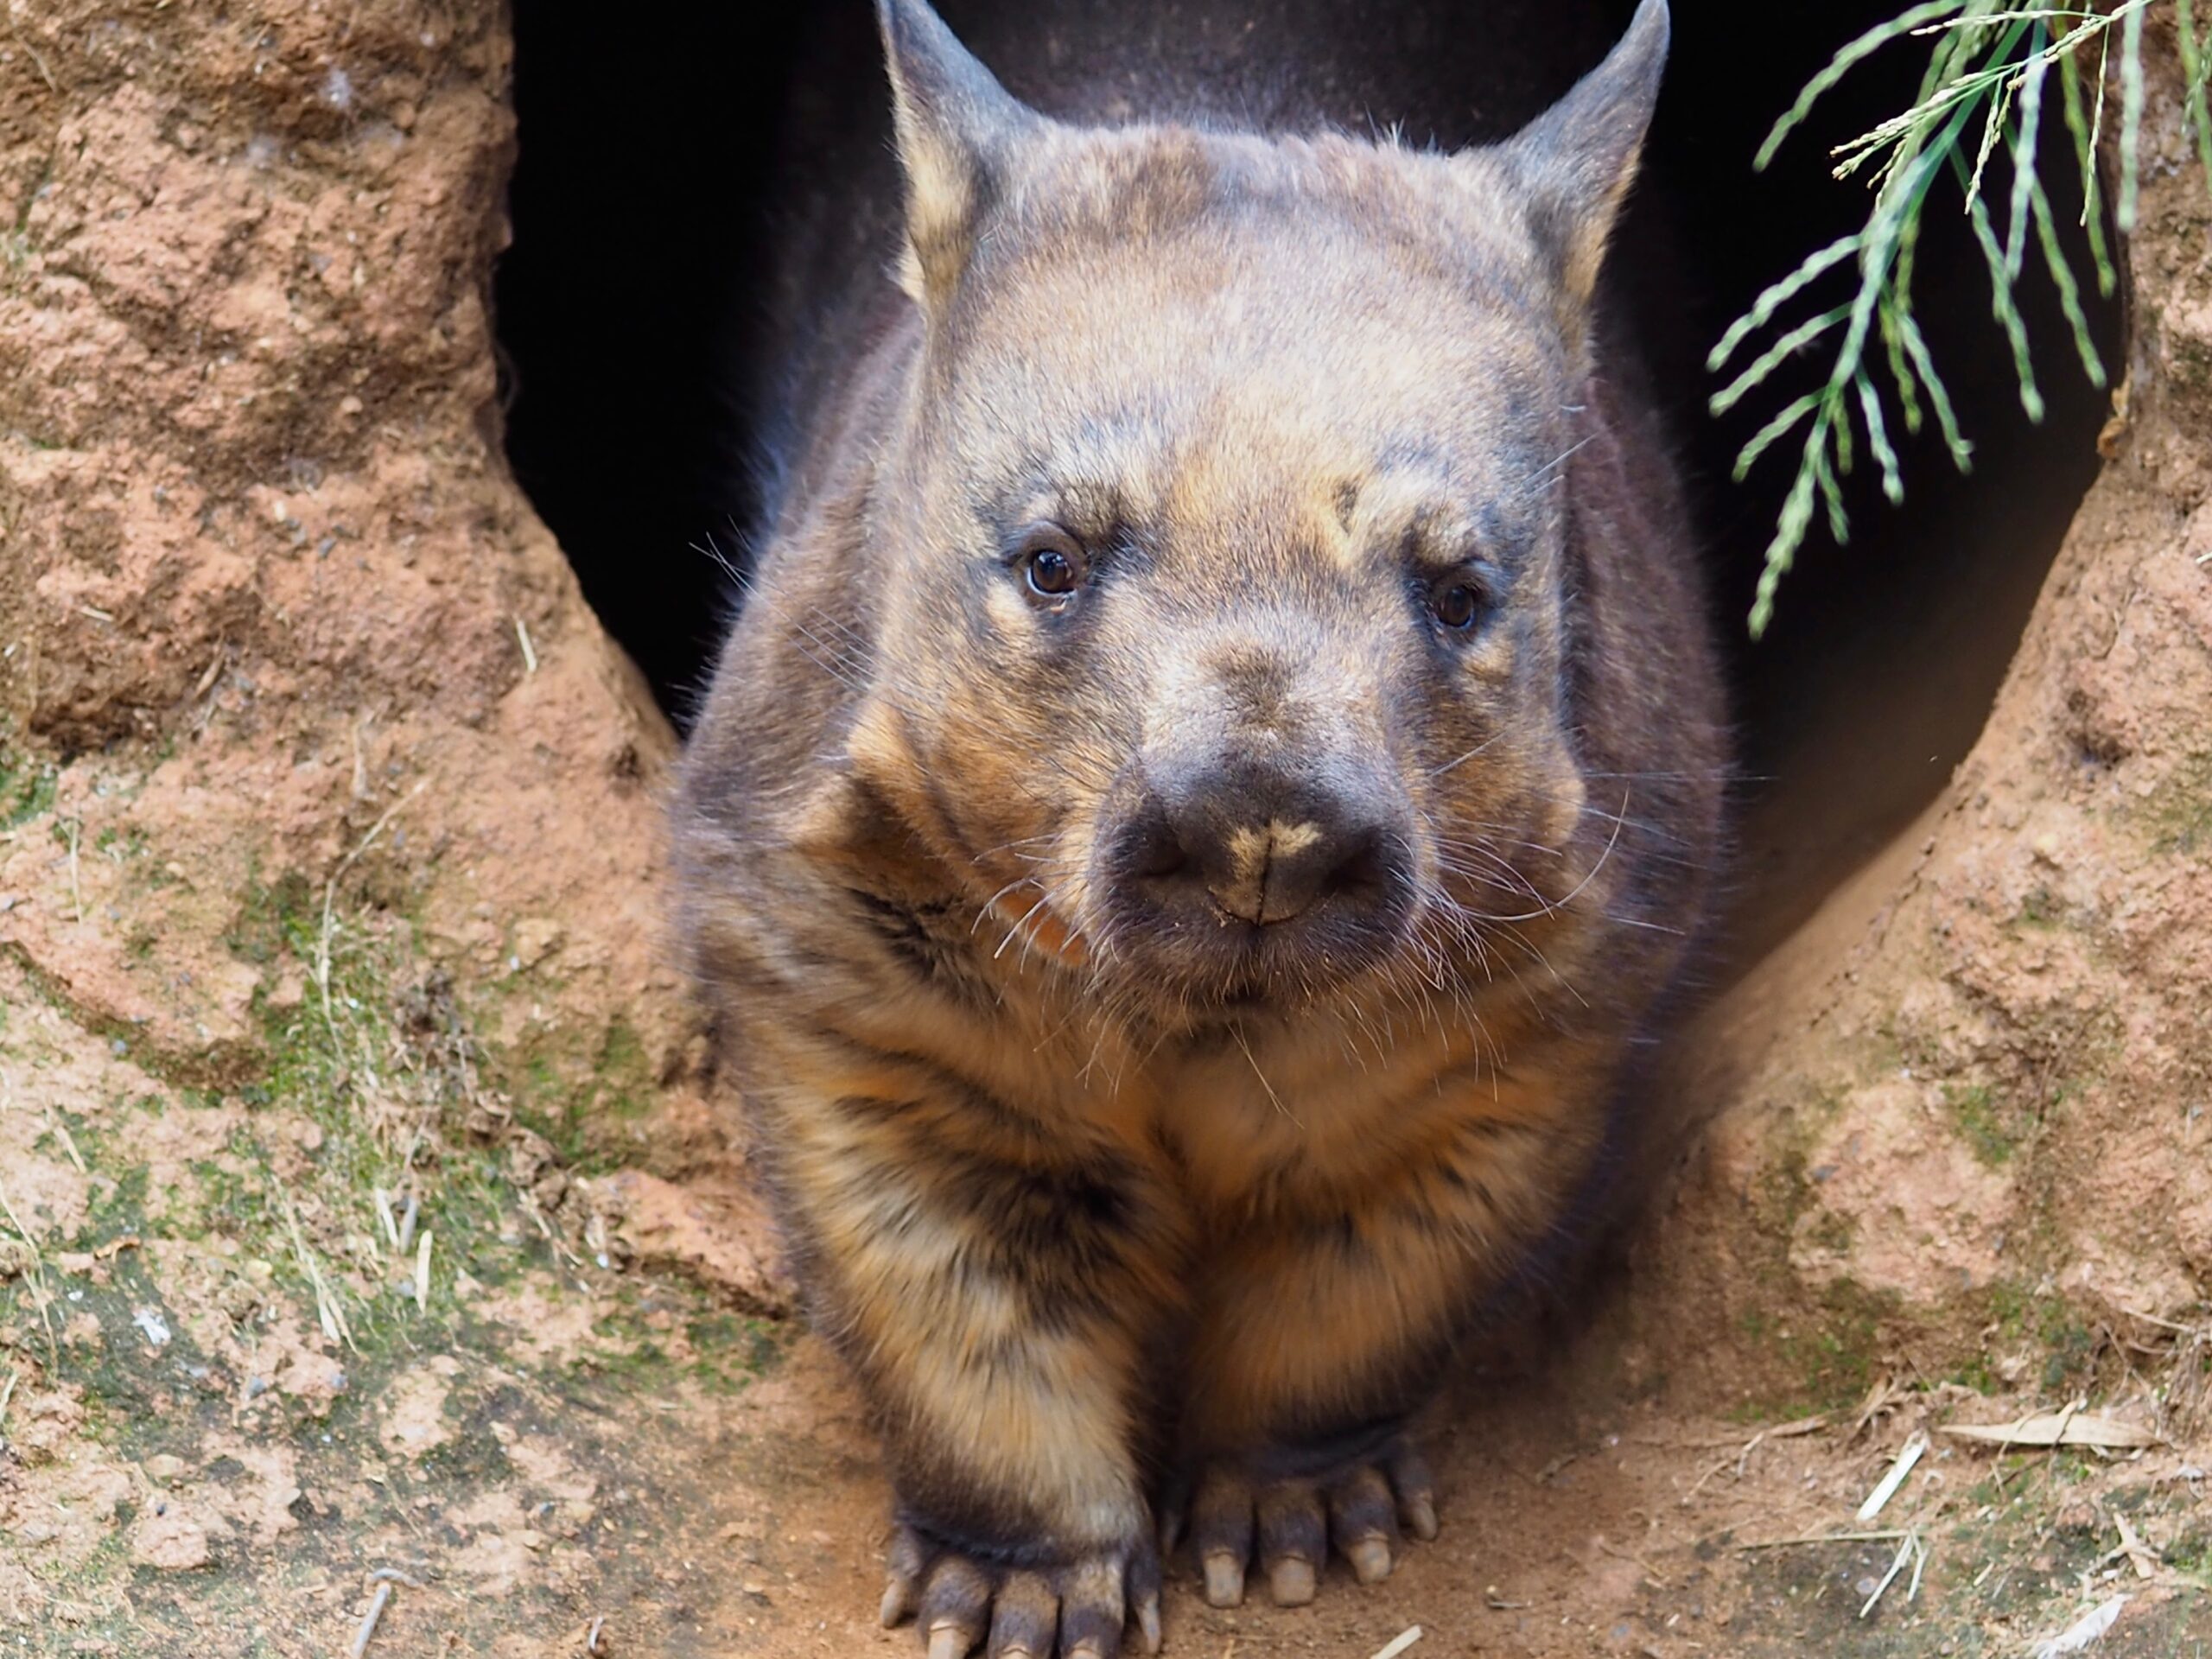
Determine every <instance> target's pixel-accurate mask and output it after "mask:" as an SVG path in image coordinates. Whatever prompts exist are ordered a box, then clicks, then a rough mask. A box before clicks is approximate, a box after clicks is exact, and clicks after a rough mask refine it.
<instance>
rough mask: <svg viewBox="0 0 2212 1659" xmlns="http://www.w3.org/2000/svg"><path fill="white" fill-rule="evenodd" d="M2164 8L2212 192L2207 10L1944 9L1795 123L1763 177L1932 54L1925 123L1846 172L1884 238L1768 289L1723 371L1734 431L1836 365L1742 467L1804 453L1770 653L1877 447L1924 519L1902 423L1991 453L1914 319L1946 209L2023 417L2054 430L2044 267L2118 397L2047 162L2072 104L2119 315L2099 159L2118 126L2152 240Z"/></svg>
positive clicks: (1756, 439)
mask: <svg viewBox="0 0 2212 1659" xmlns="http://www.w3.org/2000/svg"><path fill="white" fill-rule="evenodd" d="M2161 3H2165V4H2171V6H2172V7H2173V8H2174V22H2175V26H2176V29H2177V32H2178V33H2179V35H2180V40H2181V54H2182V69H2183V75H2184V77H2185V78H2186V80H2187V83H2188V86H2187V91H2188V97H2187V102H2186V110H2187V118H2188V123H2189V125H2190V129H2191V130H2192V133H2193V136H2194V137H2195V141H2196V147H2197V150H2198V153H2199V155H2200V156H2201V157H2202V159H2203V162H2204V163H2205V167H2206V171H2207V174H2208V175H2212V114H2208V111H2207V105H2206V96H2205V77H2206V74H2207V73H2208V71H2209V70H2212V52H2208V51H2207V49H2206V43H2205V42H2203V41H2200V39H2199V37H2198V35H2197V34H2196V19H2195V17H2194V16H2192V0H2119V3H2116V4H2113V5H2112V6H2110V7H2109V8H2108V9H2105V10H2091V9H2088V7H2085V6H2044V5H2023V4H2020V3H2018V0H1928V3H1924V4H1920V5H1915V6H1912V7H1910V8H1909V9H1907V10H1904V11H1903V12H1901V13H1899V14H1898V15H1897V16H1895V17H1893V18H1891V20H1890V21H1888V22H1885V23H1882V24H1880V25H1878V27H1876V28H1874V29H1869V30H1867V31H1866V33H1865V34H1863V35H1859V37H1858V38H1857V39H1856V40H1853V41H1851V42H1850V43H1849V44H1848V45H1847V46H1845V47H1844V48H1843V49H1842V50H1840V52H1838V53H1837V54H1835V56H1834V59H1833V60H1831V61H1830V62H1829V64H1828V66H1827V67H1826V68H1825V69H1823V70H1821V73H1819V74H1817V75H1815V77H1814V78H1813V79H1811V80H1810V81H1809V82H1808V83H1807V85H1806V86H1805V89H1804V90H1803V91H1802V92H1800V93H1799V94H1798V96H1797V100H1796V103H1794V104H1793V105H1791V106H1790V107H1789V110H1788V111H1786V112H1785V113H1784V114H1783V117H1782V118H1781V119H1780V120H1779V121H1777V122H1776V123H1775V125H1774V130H1773V131H1771V132H1770V133H1769V134H1768V135H1767V139H1766V142H1765V143H1764V144H1762V145H1761V146H1760V148H1759V151H1758V157H1757V159H1756V160H1755V162H1753V165H1754V166H1755V167H1758V168H1764V167H1765V166H1766V165H1767V164H1768V163H1769V162H1770V161H1771V160H1772V159H1773V157H1774V156H1775V153H1776V151H1777V149H1779V148H1780V147H1781V145H1782V144H1783V142H1784V141H1785V140H1787V139H1788V138H1789V136H1790V134H1791V133H1792V132H1793V131H1795V130H1796V129H1797V128H1798V127H1800V126H1802V124H1804V122H1805V120H1806V118H1808V116H1809V115H1810V113H1811V112H1812V110H1813V108H1814V106H1815V104H1816V103H1818V101H1819V100H1820V99H1821V96H1822V95H1823V94H1824V93H1826V92H1828V91H1830V90H1831V89H1832V88H1834V86H1836V84H1837V83H1838V82H1839V81H1840V80H1841V79H1843V78H1844V76H1846V75H1847V74H1848V73H1850V71H1851V70H1852V68H1853V66H1854V65H1856V64H1859V63H1860V62H1862V61H1864V60H1866V58H1868V57H1870V56H1872V54H1874V53H1876V52H1878V51H1881V50H1882V49H1884V48H1891V47H1896V48H1898V49H1905V48H1910V47H1913V46H1916V45H1920V44H1922V43H1925V47H1926V49H1927V52H1928V67H1927V70H1926V72H1925V73H1924V74H1923V76H1922V78H1921V82H1920V90H1919V93H1918V96H1917V97H1916V99H1915V101H1914V103H1913V105H1912V106H1911V107H1910V109H1907V110H1905V111H1904V112H1903V113H1901V114H1898V115H1896V116H1892V117H1891V118H1889V119H1888V120H1886V121H1884V122H1882V123H1881V124H1879V125H1878V126H1876V127H1873V128H1872V129H1870V130H1867V131H1866V132H1863V133H1861V134H1859V136H1858V137H1855V138H1853V139H1851V140H1850V141H1848V142H1847V143H1842V144H1839V145H1837V146H1836V147H1835V148H1834V150H1833V151H1832V152H1831V155H1832V157H1833V160H1834V173H1835V176H1836V177H1837V178H1839V179H1859V180H1862V181H1865V182H1866V184H1867V185H1868V186H1869V187H1870V188H1871V190H1872V206H1871V207H1870V208H1869V210H1868V213H1867V215H1866V223H1865V225H1864V226H1861V227H1860V228H1859V230H1858V231H1856V232H1853V233H1852V234H1851V235H1849V236H1847V237H1844V238H1841V239H1840V240H1839V241H1836V242H1832V243H1830V244H1829V245H1827V246H1826V247H1824V248H1821V249H1820V250H1819V251H1816V252H1814V253H1812V254H1809V255H1808V256H1807V257H1806V258H1805V259H1804V261H1803V262H1802V264H1799V265H1798V266H1797V268H1796V270H1793V271H1791V272H1790V273H1789V275H1788V276H1786V277H1783V278H1782V279H1781V280H1780V281H1779V282H1777V283H1774V284H1773V285H1772V286H1771V287H1770V288H1768V289H1766V291H1765V292H1764V293H1763V294H1761V295H1760V296H1758V299H1757V300H1756V301H1755V302H1753V303H1752V305H1751V309H1750V310H1748V311H1746V312H1745V314H1744V315H1742V316H1741V317H1739V318H1738V319H1737V320H1736V321H1735V322H1734V323H1733V324H1732V325H1731V327H1729V329H1728V331H1727V332H1726V334H1723V335H1722V336H1721V338H1720V340H1719V344H1717V345H1716V346H1714V347H1713V352H1712V353H1711V355H1710V357H1708V359H1707V368H1709V369H1710V370H1711V371H1712V372H1713V374H1714V375H1715V376H1716V377H1719V376H1722V375H1726V376H1727V377H1728V378H1726V383H1725V384H1724V385H1722V386H1721V388H1720V390H1719V391H1716V392H1715V393H1713V397H1712V400H1711V407H1712V410H1713V413H1714V414H1715V415H1721V414H1725V413H1726V412H1727V411H1728V410H1731V409H1733V408H1735V407H1736V406H1737V405H1738V404H1742V403H1744V402H1745V400H1746V399H1749V398H1751V397H1754V396H1755V395H1756V394H1758V393H1759V392H1760V391H1761V390H1762V389H1763V388H1765V387H1766V386H1767V385H1769V383H1770V380H1771V378H1772V377H1773V376H1774V374H1775V373H1776V372H1777V370H1779V369H1781V368H1782V367H1783V365H1786V364H1789V363H1791V362H1793V361H1796V360H1797V359H1800V358H1802V357H1804V356H1806V355H1808V354H1810V353H1815V352H1816V351H1817V352H1821V353H1833V354H1832V355H1831V356H1829V357H1828V358H1827V373H1826V376H1825V378H1824V380H1823V382H1822V384H1821V386H1820V389H1819V390H1817V391H1811V392H1807V393H1805V394H1803V395H1802V396H1801V397H1795V398H1793V399H1791V400H1790V401H1789V402H1788V403H1787V404H1784V405H1783V408H1782V409H1781V410H1778V411H1777V413H1776V414H1775V415H1774V416H1773V417H1772V418H1771V419H1770V420H1768V421H1767V422H1766V423H1764V425H1762V426H1761V427H1760V428H1759V429H1758V430H1757V431H1756V432H1755V433H1754V434H1753V435H1752V436H1751V440H1750V441H1749V442H1746V443H1745V445H1744V447H1743V448H1742V450H1741V451H1740V452H1739V453H1738V455H1737V458H1736V467H1735V472H1736V477H1737V478H1738V480H1741V479H1743V478H1744V477H1745V475H1746V474H1748V473H1749V472H1750V470H1751V467H1752V465H1753V464H1754V463H1755V462H1757V461H1758V459H1759V458H1760V456H1762V455H1764V454H1766V453H1767V452H1768V451H1769V450H1770V449H1776V448H1781V449H1782V451H1783V453H1785V454H1787V453H1789V451H1790V449H1791V448H1793V447H1794V449H1795V453H1796V461H1797V467H1796V474H1795V476H1794V478H1793V480H1792V481H1791V484H1790V487H1789V493H1787V494H1786V495H1785V496H1784V497H1783V505H1782V511H1781V513H1780V515H1779V516H1778V518H1777V521H1776V524H1775V531H1774V537H1773V539H1772V540H1771V541H1770V543H1768V545H1767V550H1766V563H1765V568H1764V570H1763V571H1762V572H1761V574H1760V577H1759V583H1758V594H1757V597H1756V599H1755V601H1754V602H1753V604H1752V607H1751V619H1750V624H1751V634H1752V636H1753V638H1757V637H1758V636H1759V635H1760V634H1762V633H1763V632H1765V629H1766V626H1767V623H1768V621H1769V620H1770V619H1771V618H1772V616H1773V614H1774V599H1775V591H1776V589H1777V587H1778V586H1779V584H1780V582H1781V581H1782V578H1783V575H1785V574H1786V573H1787V572H1788V571H1789V567H1790V563H1791V562H1792V561H1793V560H1794V559H1795V558H1796V554H1797V550H1798V549H1799V548H1800V547H1801V546H1802V545H1803V543H1804V541H1805V537H1806V536H1807V535H1808V533H1809V532H1810V531H1811V529H1812V526H1813V524H1814V521H1815V514H1821V515H1823V516H1825V518H1827V525H1828V530H1829V532H1830V533H1831V534H1832V535H1833V536H1834V538H1835V539H1836V540H1837V541H1838V542H1839V543H1840V542H1843V541H1845V540H1847V538H1848V535H1849V531H1850V522H1849V517H1848V514H1847V512H1846V510H1845V505H1844V498H1843V490H1842V480H1843V479H1844V478H1845V477H1847V476H1848V475H1849V474H1850V472H1851V469H1852V467H1853V462H1854V461H1856V460H1857V458H1858V455H1859V453H1861V451H1862V446H1863V453H1864V454H1866V455H1867V456H1868V457H1870V458H1871V460H1872V465H1873V466H1874V467H1875V468H1876V470H1877V472H1878V474H1879V476H1880V479H1881V486H1882V492H1883V493H1884V494H1885V496H1887V497H1888V498H1889V499H1890V500H1891V501H1892V502H1897V501H1902V500H1903V499H1904V473H1903V470H1902V467H1901V465H1900V462H1899V459H1898V454H1897V444H1896V442H1895V441H1894V439H1893V437H1892V433H1891V426H1892V423H1896V424H1897V425H1898V426H1902V428H1903V429H1904V430H1905V431H1906V432H1907V433H1912V434H1917V433H1918V432H1920V431H1921V430H1922V429H1923V426H1924V425H1925V424H1926V423H1928V422H1929V420H1930V419H1932V420H1933V421H1934V423H1935V425H1936V431H1937V432H1938V433H1939V434H1940V435H1942V441H1943V443H1944V447H1945V448H1946V449H1947V450H1948V452H1949V454H1950V456H1951V459H1952V461H1953V462H1954V463H1955V465H1956V466H1957V467H1959V469H1960V470H1961V472H1964V471H1967V470H1969V469H1970V468H1971V467H1972V464H1973V460H1974V447H1973V445H1972V444H1971V443H1970V442H1968V441H1967V437H1966V435H1965V433H1964V432H1963V431H1962V430H1961V428H1960V425H1959V419H1958V411H1957V409H1956V407H1955V405H1954V404H1953V403H1952V401H1951V396H1950V392H1949V391H1948V389H1947V388H1946V387H1945V385H1944V384H1943V380H1942V375H1941V374H1940V373H1939V372H1938V371H1937V368H1936V362H1935V359H1934V357H1933V355H1932V354H1931V353H1929V347H1928V341H1927V339H1926V338H1925V336H1924V335H1923V334H1922V332H1921V327H1920V324H1919V322H1918V321H1917V320H1916V317H1915V315H1914V313H1913V273H1914V260H1915V254H1916V249H1917V245H1918V242H1919V238H1920V232H1921V227H1922V225H1923V223H1924V222H1925V220H1926V217H1927V214H1928V213H1929V209H1930V207H1932V206H1935V205H1936V204H1937V203H1938V202H1939V201H1947V202H1955V206H1956V211H1959V212H1961V213H1964V214H1965V216H1966V218H1967V222H1968V225H1969V226H1970V227H1971V229H1972V232H1973V235H1974V244H1975V245H1976V246H1977V247H1978V248H1980V251H1981V256H1982V260H1983V263H1984V264H1986V266H1987V267H1988V272H1989V285H1990V311H1991V315H1992V317H1993V320H1994V321H1995V322H1996V323H1997V325H1998V327H1999V328H2000V329H2001V330H2002V331H2003V333H2004V334H2005V340H2007V342H2008V343H2009V344H2010V346H2011V347H2012V362H2013V367H2014V370H2015V372H2016V373H2017V377H2018V382H2019V393H2020V404H2021V407H2022V408H2023V409H2024V410H2026V412H2027V414H2028V416H2029V418H2030V419H2031V420H2041V419H2042V418H2043V411H2044V400H2043V394H2042V392H2041V391H2040V389H2039V388H2038V387H2037V383H2036V377H2035V368H2034V360H2033V357H2032V354H2031V350H2030V341H2029V338H2028V327H2027V322H2026V321H2025V319H2024V316H2023V315H2022V313H2021V309H2020V305H2019V294H2020V289H2021V285H2022V283H2024V282H2025V281H2027V280H2028V278H2029V271H2030V267H2031V264H2040V265H2041V267H2042V269H2043V270H2044V273H2046V274H2047V275H2048V277H2049V278H2050V282H2051V283H2052V286H2053V287H2054V289H2056V295H2057V299H2058V304H2059V309H2060V311H2061V313H2062V314H2063V315H2064V317H2065V319H2066V321H2067V323H2068V325H2069V327H2070V329H2071V332H2072V334H2073V337H2074V346H2075V353H2076V354H2077V355H2078V356H2079V357H2080V359H2081V363H2082V372H2084V373H2085V374H2087V375H2088V378H2089V379H2090V381H2091V383H2092V384H2093V385H2097V386H2103V385H2105V384H2106V372H2105V366H2104V364H2103V363H2102V362H2101V360H2100V359H2099V357H2098V353H2097V349H2096V346H2095V344H2094V341H2093V340H2091V338H2090V330H2089V322H2088V314H2087V312H2086V310H2085V308H2084V307H2083V305H2082V282H2081V279H2080V277H2078V276H2077V274H2076V273H2075V270H2074V269H2073V267H2072V265H2071V264H2070V263H2069V251H2068V249H2067V246H2066V239H2065V238H2064V236H2063V233H2062V232H2061V229H2060V226H2059V224H2058V221H2057V216H2056V213H2055V212H2054V210H2053V208H2052V206H2051V200H2050V192H2049V190H2048V189H2047V188H2046V187H2045V185H2044V180H2043V179H2042V177H2041V176H2040V175H2039V174H2038V172H2037V162H2038V160H2039V159H2041V157H2042V152H2043V148H2044V131H2045V127H2046V124H2047V123H2048V122H2049V121H2050V119H2051V118H2052V117H2053V114H2054V111H2053V109H2052V106H2053V105H2054V104H2055V105H2056V111H2055V113H2056V118H2058V119H2060V120H2063V123H2064V124H2065V127H2066V130H2067V131H2068V132H2069V134H2070V135H2071V137H2072V140H2073V145H2072V148H2073V155H2074V159H2075V165H2076V166H2077V168H2079V171H2080V175H2081V177H2080V188H2081V197H2082V213H2081V220H2080V226H2081V228H2082V231H2083V232H2086V235H2085V237H2084V240H2085V241H2086V243H2087V246H2088V261H2089V264H2090V265H2091V267H2092V268H2093V270H2094V279H2095V281H2096V283H2097V287H2098V289H2099V291H2100V292H2101V293H2103V294H2105V295H2107V296H2109V295H2110V294H2111V293H2112V292H2113V288H2114V286H2115V285H2116V283H2117V282H2118V280H2119V277H2118V273H2117V271H2116V270H2115V269H2114V267H2113V259H2112V253H2111V250H2110V248H2109V246H2108V245H2107V241H2106V238H2105V232H2104V222H2103V221H2104V207H2105V204H2104V202H2103V200H2102V198H2101V192H2100V183H2099V179H2098V171H2097V157H2098V154H2099V151H2100V149H2101V144H2102V142H2103V138H2104V131H2105V124H2106V122H2107V119H2108V116H2107V108H2106V105H2107V96H2106V88H2107V86H2110V85H2113V83H2114V82H2115V81H2116V82H2117V90H2118V99H2117V102H2118V105H2119V109H2118V111H2117V114H2116V116H2115V117H2110V118H2113V119H2115V120H2116V122H2117V126H2118V132H2117V144H2116V148H2117V149H2118V152H2119V166H2118V168H2117V171H2118V175H2119V178H2118V191H2117V196H2116V199H2115V200H2114V201H2113V204H2112V217H2113V222H2114V223H2115V224H2116V225H2117V226H2119V228H2120V231H2121V232H2122V233H2125V232H2128V231H2130V230H2133V228H2134V222H2135V207H2136V200H2135V198H2136V178H2137V156H2138V149H2139V141H2140V133H2141V128H2142V120H2143V22H2144V16H2145V13H2146V12H2147V11H2149V10H2151V9H2152V7H2153V6H2156V5H2158V4H2161ZM1993 164H1996V165H1995V166H1993ZM2000 179H2001V180H2002V181H2003V183H2002V184H2001V185H2000V184H1999V182H1998V181H1999V180H2000Z"/></svg>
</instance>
